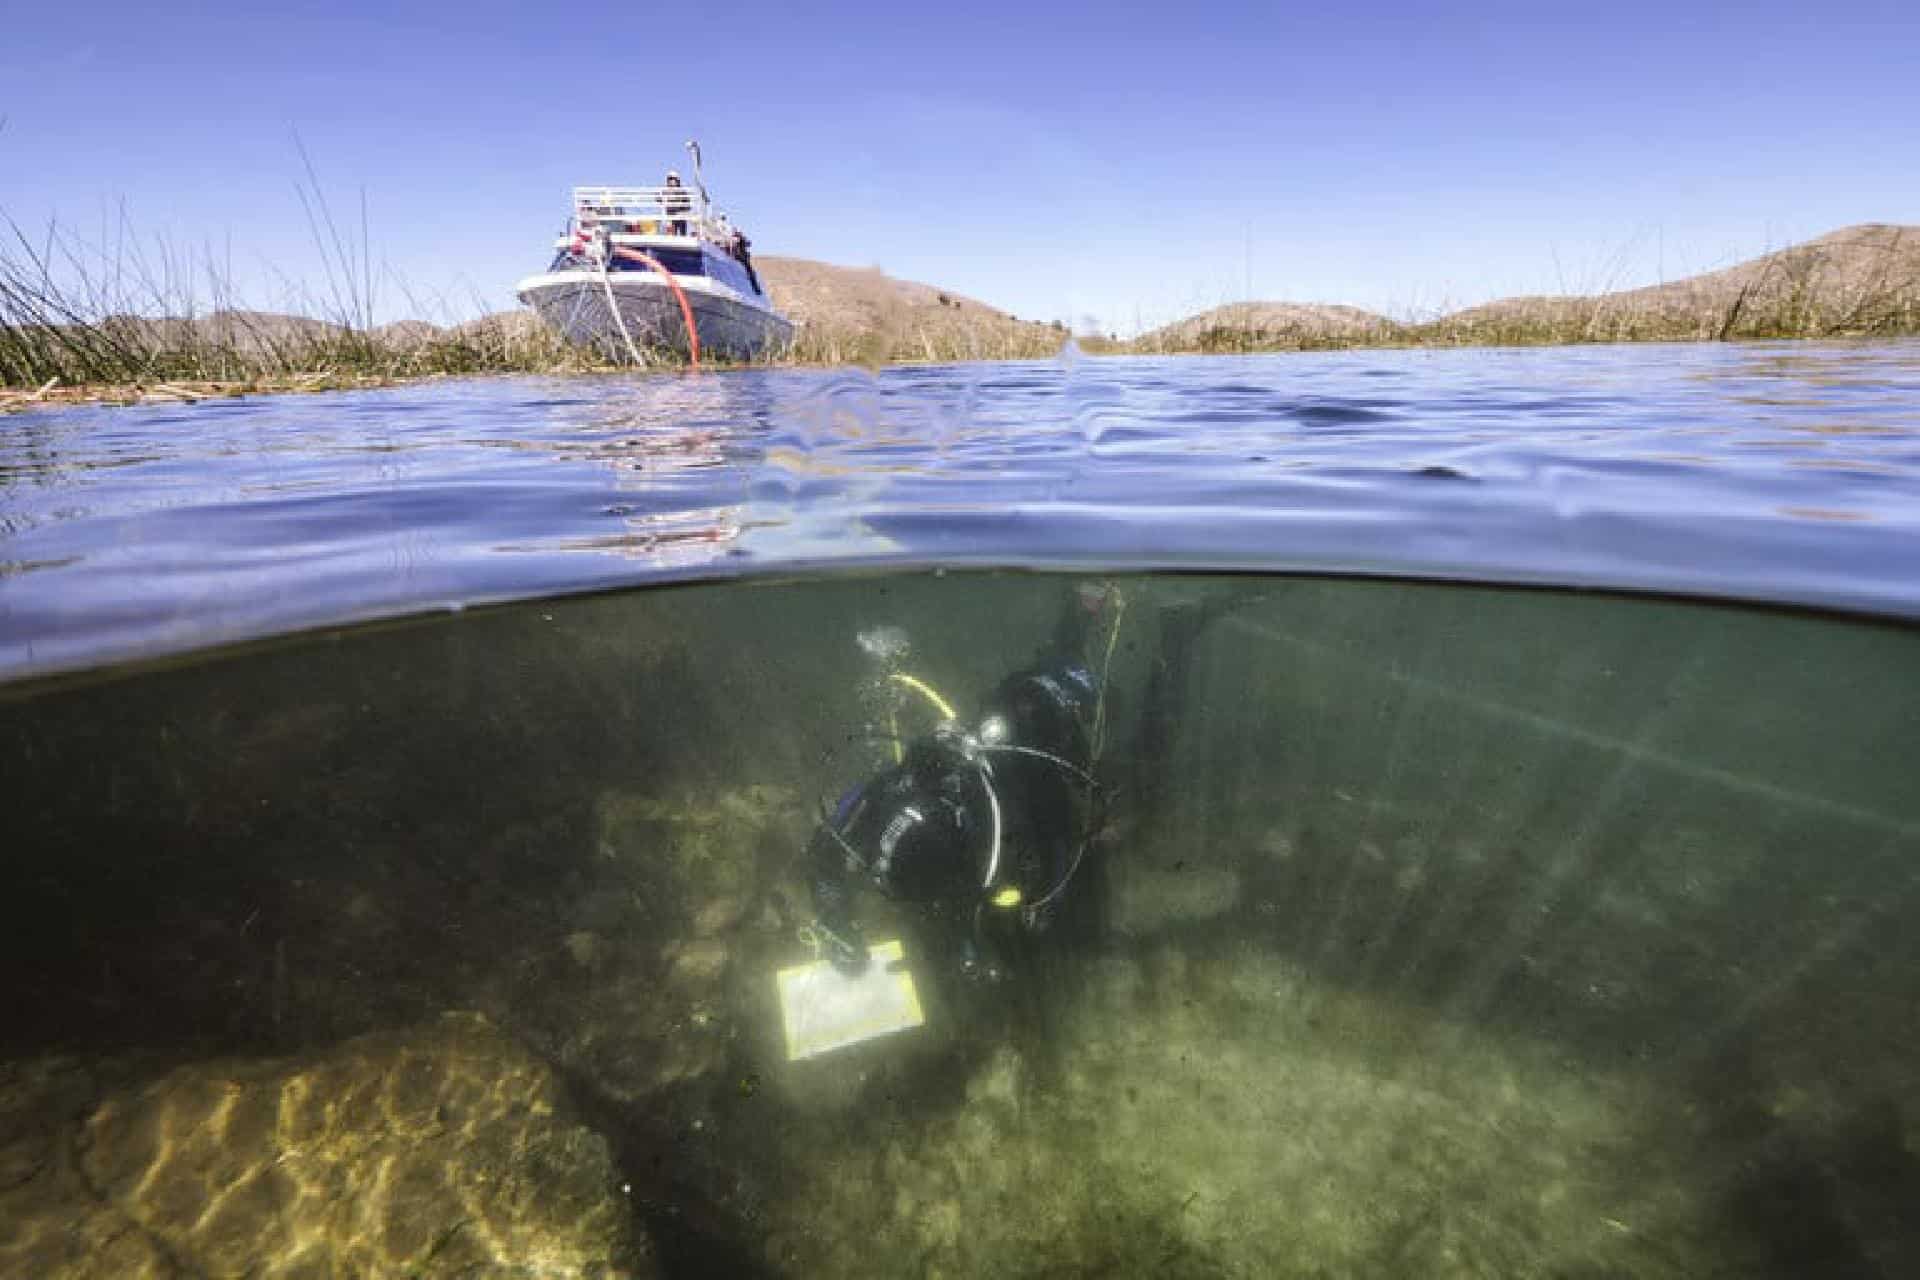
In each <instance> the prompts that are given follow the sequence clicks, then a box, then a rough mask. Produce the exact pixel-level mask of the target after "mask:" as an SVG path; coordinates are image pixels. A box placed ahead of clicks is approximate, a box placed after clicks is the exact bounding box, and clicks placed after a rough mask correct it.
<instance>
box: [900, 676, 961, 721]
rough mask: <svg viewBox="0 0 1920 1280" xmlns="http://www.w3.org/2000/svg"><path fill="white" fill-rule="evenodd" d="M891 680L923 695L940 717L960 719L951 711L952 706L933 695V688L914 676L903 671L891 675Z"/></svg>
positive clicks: (943, 699)
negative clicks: (935, 708)
mask: <svg viewBox="0 0 1920 1280" xmlns="http://www.w3.org/2000/svg"><path fill="white" fill-rule="evenodd" d="M891 679H893V680H894V681H895V682H896V683H898V684H903V685H905V686H907V688H909V689H912V690H913V691H914V692H915V693H920V694H924V695H925V696H926V699H927V701H928V702H931V703H932V704H933V705H934V706H936V707H938V708H939V709H940V715H941V716H942V717H943V718H944V719H947V720H958V719H959V718H960V713H959V712H957V711H955V710H954V709H953V705H952V704H951V703H949V702H948V701H947V700H946V699H945V698H943V697H941V696H940V695H939V694H937V693H935V692H934V691H933V688H932V687H931V686H930V685H928V684H927V682H926V681H924V680H921V679H919V678H918V677H915V676H910V675H908V674H907V673H906V672H904V671H895V672H893V673H892V675H891Z"/></svg>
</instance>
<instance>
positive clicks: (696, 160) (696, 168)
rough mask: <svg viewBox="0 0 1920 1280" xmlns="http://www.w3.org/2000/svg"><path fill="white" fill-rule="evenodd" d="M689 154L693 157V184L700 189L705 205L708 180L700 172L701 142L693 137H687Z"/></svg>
mask: <svg viewBox="0 0 1920 1280" xmlns="http://www.w3.org/2000/svg"><path fill="white" fill-rule="evenodd" d="M687 154H688V155H690V156H692V157H693V185H694V187H695V188H697V189H698V190H699V192H700V203H701V205H702V206H703V207H704V206H705V205H706V204H707V180H706V178H705V177H704V176H702V175H701V173H700V143H699V142H698V140H696V139H693V138H689V139H687Z"/></svg>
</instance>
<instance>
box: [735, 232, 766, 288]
mask: <svg viewBox="0 0 1920 1280" xmlns="http://www.w3.org/2000/svg"><path fill="white" fill-rule="evenodd" d="M727 252H728V253H731V254H732V255H733V256H734V258H735V259H737V260H738V261H739V263H740V265H741V266H743V267H745V268H746V269H747V279H748V280H750V281H752V282H753V291H754V292H755V293H765V292H766V290H764V289H762V288H761V287H760V273H759V272H757V271H755V270H754V269H753V241H751V240H749V239H747V233H746V232H744V231H742V230H740V228H738V227H735V228H733V230H732V234H731V235H729V236H728V237H727Z"/></svg>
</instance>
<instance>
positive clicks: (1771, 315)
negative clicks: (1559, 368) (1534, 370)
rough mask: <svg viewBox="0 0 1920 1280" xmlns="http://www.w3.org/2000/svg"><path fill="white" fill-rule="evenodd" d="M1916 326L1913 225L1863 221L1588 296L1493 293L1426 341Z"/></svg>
mask: <svg viewBox="0 0 1920 1280" xmlns="http://www.w3.org/2000/svg"><path fill="white" fill-rule="evenodd" d="M1916 330H1920V227H1913V226H1890V225H1888V224H1885V223H1867V224H1864V225H1861V226H1857V227H1846V228H1843V229H1841V230H1839V231H1835V232H1832V233H1830V234H1828V235H1824V236H1821V237H1820V238H1819V239H1817V240H1809V241H1807V242H1806V243H1804V244H1797V245H1794V246H1792V247H1790V248H1786V249H1781V250H1779V251H1778V252H1775V253H1769V254H1765V255H1763V256H1761V257H1758V258H1754V259H1752V260H1750V261H1747V262H1742V263H1740V264H1738V265H1737V266H1732V267H1728V268H1726V269H1725V270H1723V271H1714V272H1709V273H1707V274H1706V275H1699V276H1691V277H1688V278H1687V279H1684V280H1675V281H1672V282H1670V283H1668V284H1661V285H1651V286H1648V287H1647V288H1643V289H1628V290H1624V291H1622V292H1619V293H1609V294H1602V295H1599V296H1597V297H1534V298H1503V299H1501V300H1500V301H1498V302H1489V303H1487V304H1486V305H1484V306H1479V307H1470V308H1468V309H1467V310H1465V311H1459V312H1455V313H1454V314H1452V315H1448V316H1443V317H1441V318H1440V319H1438V320H1436V321H1433V322H1432V323H1431V324H1428V325H1424V326H1422V327H1421V329H1420V330H1419V331H1418V333H1417V336H1418V337H1419V338H1421V339H1424V340H1428V341H1443V342H1461V343H1485V342H1528V341H1548V342H1625V341H1685V340H1690V339H1711V338H1767V337H1827V336H1842V335H1849V334H1874V333H1912V332H1915V331H1916Z"/></svg>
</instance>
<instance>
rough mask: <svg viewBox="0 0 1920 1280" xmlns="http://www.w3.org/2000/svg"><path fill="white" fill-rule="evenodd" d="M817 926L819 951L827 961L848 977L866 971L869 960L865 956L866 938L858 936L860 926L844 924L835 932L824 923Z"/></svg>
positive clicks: (855, 976) (854, 976)
mask: <svg viewBox="0 0 1920 1280" xmlns="http://www.w3.org/2000/svg"><path fill="white" fill-rule="evenodd" d="M817 927H818V928H819V930H820V951H821V954H823V955H825V956H826V957H827V963H829V964H831V965H832V966H833V967H834V968H836V969H838V970H839V971H840V972H841V973H844V974H846V975H847V976H848V977H849V978H857V977H859V976H860V975H861V974H863V973H865V972H866V971H867V965H868V964H869V963H871V962H870V961H869V959H868V957H867V940H866V939H865V938H863V937H861V936H860V926H858V925H854V924H849V925H845V926H843V927H842V928H841V929H840V930H838V931H837V932H836V931H835V930H832V929H829V928H827V926H825V925H824V924H823V925H819V926H817Z"/></svg>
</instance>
